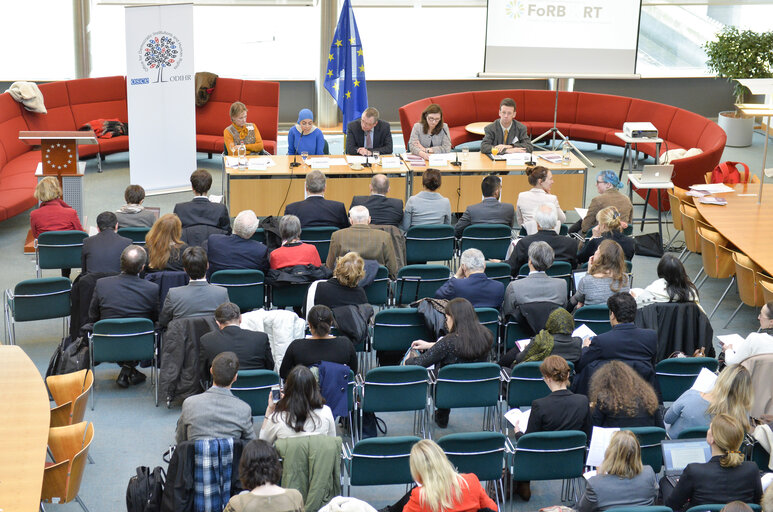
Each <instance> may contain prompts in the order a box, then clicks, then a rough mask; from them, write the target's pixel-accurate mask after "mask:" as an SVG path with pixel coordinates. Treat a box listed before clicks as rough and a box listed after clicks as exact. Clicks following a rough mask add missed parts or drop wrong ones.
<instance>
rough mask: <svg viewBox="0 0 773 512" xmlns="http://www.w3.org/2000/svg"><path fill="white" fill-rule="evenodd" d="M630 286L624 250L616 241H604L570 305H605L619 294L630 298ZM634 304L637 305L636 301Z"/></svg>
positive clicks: (590, 261)
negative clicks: (624, 294)
mask: <svg viewBox="0 0 773 512" xmlns="http://www.w3.org/2000/svg"><path fill="white" fill-rule="evenodd" d="M629 286H630V285H629V283H628V269H627V268H626V266H625V254H623V248H622V247H620V244H618V243H617V242H615V241H614V240H604V241H603V242H601V244H600V245H599V248H598V249H596V252H595V253H593V256H591V257H590V260H588V273H587V274H585V275H584V276H583V277H582V279H580V283H579V284H578V285H577V293H575V294H574V296H573V297H572V298H571V300H570V305H572V306H576V307H577V308H581V307H583V306H592V305H595V304H604V302H606V301H607V299H608V298H609V297H610V296H611V295H613V294H615V293H619V292H626V294H627V295H629V296H630V294H629V293H628V292H629V291H630V287H629ZM631 298H633V297H631ZM633 302H634V304H635V303H636V299H634V301H633Z"/></svg>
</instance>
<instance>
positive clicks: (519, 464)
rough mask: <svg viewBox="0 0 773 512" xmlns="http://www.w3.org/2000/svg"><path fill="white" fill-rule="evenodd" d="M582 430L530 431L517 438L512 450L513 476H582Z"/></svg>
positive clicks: (527, 478)
mask: <svg viewBox="0 0 773 512" xmlns="http://www.w3.org/2000/svg"><path fill="white" fill-rule="evenodd" d="M587 439H588V438H587V436H586V435H585V432H580V431H579V430H563V431H555V432H534V433H531V434H524V435H523V436H521V438H520V439H518V444H517V446H516V447H515V453H514V454H513V479H514V480H559V479H571V478H578V477H580V476H582V474H583V470H584V467H585V445H586V441H587Z"/></svg>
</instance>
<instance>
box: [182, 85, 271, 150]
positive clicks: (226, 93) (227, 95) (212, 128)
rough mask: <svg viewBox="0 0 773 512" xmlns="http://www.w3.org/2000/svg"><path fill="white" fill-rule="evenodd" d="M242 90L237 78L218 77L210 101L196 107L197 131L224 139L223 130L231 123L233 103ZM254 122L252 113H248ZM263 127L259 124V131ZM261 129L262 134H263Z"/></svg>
mask: <svg viewBox="0 0 773 512" xmlns="http://www.w3.org/2000/svg"><path fill="white" fill-rule="evenodd" d="M241 91H242V81H241V80H237V79H235V78H218V79H217V83H216V84H215V89H214V90H213V91H212V95H211V96H210V97H209V101H208V102H207V104H206V105H204V106H203V107H200V108H197V109H196V133H197V134H200V135H219V136H220V139H221V140H222V139H223V130H225V129H226V128H227V127H228V125H229V124H231V116H230V109H231V103H233V102H234V101H238V100H239V97H240V95H241ZM247 119H248V121H250V122H252V113H248V114H247ZM260 129H261V127H260V126H258V131H261V130H260ZM262 133H263V132H262V131H261V136H262Z"/></svg>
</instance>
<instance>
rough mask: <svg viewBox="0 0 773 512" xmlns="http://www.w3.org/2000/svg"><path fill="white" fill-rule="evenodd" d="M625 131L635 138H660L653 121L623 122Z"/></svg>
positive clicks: (628, 135)
mask: <svg viewBox="0 0 773 512" xmlns="http://www.w3.org/2000/svg"><path fill="white" fill-rule="evenodd" d="M623 133H624V134H625V136H626V137H631V138H634V139H649V138H653V139H657V138H658V129H657V128H655V125H654V124H652V123H623Z"/></svg>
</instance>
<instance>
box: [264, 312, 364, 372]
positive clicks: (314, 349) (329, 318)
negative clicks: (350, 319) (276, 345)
mask: <svg viewBox="0 0 773 512" xmlns="http://www.w3.org/2000/svg"><path fill="white" fill-rule="evenodd" d="M306 321H307V322H308V323H309V331H311V337H309V338H302V339H298V340H294V341H293V342H292V343H290V345H289V346H288V347H287V351H286V352H285V355H284V358H283V359H282V366H281V367H280V368H279V376H280V377H282V378H283V379H286V378H287V376H288V375H289V374H290V370H292V369H293V368H294V367H295V366H297V365H303V366H312V365H316V364H319V363H320V362H322V361H329V362H331V363H338V364H345V365H347V366H348V367H349V369H350V370H351V371H353V372H354V373H357V352H355V351H354V345H352V342H351V341H349V338H347V337H346V336H337V337H336V336H331V335H330V328H331V327H332V326H333V322H334V320H333V312H332V311H331V310H330V308H329V307H327V306H322V305H318V306H314V307H313V308H311V309H310V310H309V313H308V315H306Z"/></svg>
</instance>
